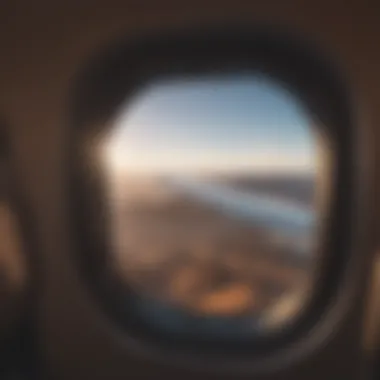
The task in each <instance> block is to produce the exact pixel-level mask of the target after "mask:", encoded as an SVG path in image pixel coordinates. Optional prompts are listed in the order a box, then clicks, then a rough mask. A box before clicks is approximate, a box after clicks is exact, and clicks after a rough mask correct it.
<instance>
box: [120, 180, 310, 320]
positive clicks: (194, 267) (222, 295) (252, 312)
mask: <svg viewBox="0 0 380 380" xmlns="http://www.w3.org/2000/svg"><path fill="white" fill-rule="evenodd" d="M291 181H292V179H289V178H288V179H286V180H285V181H284V180H281V179H278V178H276V179H270V178H266V179H265V181H264V180H262V179H261V181H260V180H253V179H250V180H248V179H246V178H245V179H240V181H236V179H234V185H233V186H236V187H241V188H244V189H247V190H248V189H249V190H250V191H252V189H254V190H255V191H256V189H258V191H259V192H261V191H262V192H268V191H269V192H272V194H280V193H281V194H282V196H285V197H287V198H289V199H297V200H298V201H299V202H303V203H304V204H310V203H311V201H312V195H311V194H310V192H311V190H312V187H311V184H310V183H309V182H307V181H304V182H302V180H299V181H298V182H297V181H294V179H293V181H294V183H293V185H292V182H291ZM155 186H156V187H155ZM132 187H133V186H129V190H130V191H129V193H128V194H129V196H128V197H127V198H123V197H121V198H120V199H119V200H118V203H117V205H118V207H117V208H115V210H116V209H117V210H119V211H118V212H115V214H114V215H115V216H114V217H115V226H117V228H116V229H115V235H114V238H113V246H114V252H115V256H114V267H115V271H117V273H118V275H119V277H120V278H122V279H124V280H125V281H126V283H128V285H129V286H131V287H132V288H133V289H135V290H136V292H137V293H139V294H141V295H142V297H148V298H149V297H150V298H154V299H155V300H157V301H158V302H161V303H162V304H163V305H172V306H174V307H176V308H179V309H181V310H182V311H184V312H186V313H189V315H192V316H194V317H210V316H215V317H223V318H234V317H239V316H252V317H258V316H262V315H264V313H265V312H266V311H267V310H270V309H271V308H273V307H275V306H276V304H277V303H279V302H280V300H282V299H283V298H284V297H286V296H287V295H292V294H296V293H297V294H298V293H299V294H302V295H305V294H307V290H308V289H309V286H310V285H311V281H310V279H311V278H312V276H311V271H312V270H313V264H314V260H313V256H312V255H305V256H303V257H299V256H296V255H294V252H292V247H291V246H288V245H286V244H283V243H282V242H281V241H278V240H277V239H276V238H275V236H274V235H273V234H272V233H271V231H268V230H264V229H262V228H260V227H259V226H257V225H252V224H250V223H247V222H246V221H242V220H238V219H236V218H233V217H229V216H228V215H226V214H222V213H221V212H220V211H219V210H215V209H213V208H211V207H208V206H207V205H205V204H203V203H200V202H197V201H194V200H191V199H189V198H187V197H185V196H181V195H178V194H172V193H170V192H168V193H165V191H164V189H163V188H161V187H160V188H159V187H158V186H157V184H156V185H154V184H153V183H150V184H149V186H147V185H145V186H144V191H141V190H139V189H138V187H137V188H136V189H135V192H133V191H131V189H132ZM292 191H293V192H292ZM120 210H121V211H120ZM300 290H302V291H300ZM300 297H301V295H300Z"/></svg>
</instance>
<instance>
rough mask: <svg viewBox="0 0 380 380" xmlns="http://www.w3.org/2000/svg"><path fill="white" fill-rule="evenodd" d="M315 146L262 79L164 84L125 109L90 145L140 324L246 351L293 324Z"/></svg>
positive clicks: (305, 261) (313, 220)
mask: <svg viewBox="0 0 380 380" xmlns="http://www.w3.org/2000/svg"><path fill="white" fill-rule="evenodd" d="M320 141H321V140H320V139H319V137H318V131H317V129H316V128H315V125H314V122H313V120H312V119H311V117H310V116H309V115H308V113H307V112H306V110H305V109H304V108H303V107H302V106H301V104H300V103H299V101H298V100H297V98H296V97H294V96H293V94H292V93H291V92H289V91H287V90H286V89H285V88H284V87H282V86H280V85H279V84H278V83H276V82H275V81H273V80H271V79H270V78H268V77H266V76H264V75H253V74H252V75H248V74H247V75H246V74H241V75H237V74H236V75H232V74H229V75H224V76H221V77H218V76H215V75H214V76H205V77H195V78H186V77H184V78H175V77H172V78H168V79H166V80H162V79H161V80H158V81H156V82H152V83H150V84H149V86H146V87H145V88H144V89H143V90H141V91H140V92H139V93H137V94H135V97H134V98H133V99H132V101H130V102H128V104H127V105H125V106H124V107H121V108H120V112H119V114H118V116H117V117H116V118H115V119H114V124H112V126H111V128H109V129H108V132H107V135H106V136H105V137H104V139H102V143H101V144H99V145H98V149H99V154H100V157H101V165H102V167H103V169H104V172H105V173H106V183H107V185H106V187H107V190H106V194H107V204H108V206H109V207H108V209H109V210H110V213H109V218H110V219H109V222H110V226H111V228H110V236H109V246H110V252H112V255H111V256H110V258H109V266H110V267H111V268H112V270H113V272H114V273H116V274H117V276H118V278H120V279H121V281H122V282H124V283H125V284H126V286H128V288H130V289H133V294H134V295H135V300H134V310H135V313H136V314H137V315H138V317H139V318H140V319H141V320H142V321H143V322H144V323H145V324H147V325H149V326H151V327H152V328H154V329H156V330H159V331H161V332H164V333H172V334H175V336H184V337H186V336H191V337H192V338H194V337H196V336H200V337H209V338H212V339H235V338H236V339H243V338H244V339H245V338H247V337H250V338H252V337H253V336H255V335H257V334H263V333H268V332H272V331H277V330H278V329H281V328H284V327H285V326H287V324H288V323H290V322H291V321H292V320H294V318H295V317H296V316H297V315H298V314H299V312H300V311H301V310H302V308H303V307H304V303H305V302H306V299H307V297H308V295H310V291H311V289H312V287H313V284H314V280H315V276H314V274H315V268H316V262H317V259H318V257H317V244H316V243H317V239H316V237H317V232H318V227H319V223H318V222H319V218H320V214H321V213H320V207H318V204H319V203H318V199H319V197H318V196H317V195H318V194H319V191H317V190H318V189H319V188H320V186H319V185H320V181H319V180H318V178H319V177H320V170H321V166H320V162H321V159H323V157H321V149H320V144H321V142H320ZM322 161H323V160H322Z"/></svg>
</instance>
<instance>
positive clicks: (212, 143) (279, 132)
mask: <svg viewBox="0 0 380 380" xmlns="http://www.w3.org/2000/svg"><path fill="white" fill-rule="evenodd" d="M312 133H313V132H312V130H311V122H310V120H309V118H308V115H307V114H306V112H305V110H304V109H303V108H302V107H301V106H300V104H298V103H297V101H296V99H295V98H294V97H293V95H291V94H290V93H288V92H287V91H286V90H285V89H283V88H282V87H280V86H279V85H277V84H276V83H275V82H273V81H271V80H269V79H268V78H265V77H263V76H248V75H240V76H239V75H235V76H232V75H231V76H228V77H220V78H216V77H212V78H210V77H206V78H197V79H190V78H187V79H186V78H179V79H171V80H167V81H161V82H156V83H152V84H151V85H150V86H149V87H146V88H144V89H142V90H141V91H140V92H139V93H138V94H136V95H135V97H134V98H133V99H132V101H130V102H129V103H128V104H127V105H125V106H124V107H122V108H121V111H120V114H119V115H118V117H117V118H116V121H115V124H114V128H113V129H112V132H111V133H110V134H109V135H108V136H107V138H106V140H105V141H106V142H105V145H104V148H105V149H104V154H105V159H106V162H107V165H110V166H111V167H112V168H113V169H115V170H122V171H124V172H126V173H131V174H132V173H133V174H136V173H145V174H146V173H159V174H160V173H183V172H284V171H287V172H288V171H290V172H293V171H294V172H307V173H310V172H312V171H313V170H314V169H315V165H316V149H315V141H314V137H313V134H312Z"/></svg>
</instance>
